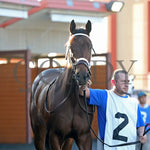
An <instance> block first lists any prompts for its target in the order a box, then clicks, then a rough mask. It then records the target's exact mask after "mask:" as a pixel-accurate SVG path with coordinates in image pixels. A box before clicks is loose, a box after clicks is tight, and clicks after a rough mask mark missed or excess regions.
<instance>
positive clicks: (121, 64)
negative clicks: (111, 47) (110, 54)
mask: <svg viewBox="0 0 150 150" xmlns="http://www.w3.org/2000/svg"><path fill="white" fill-rule="evenodd" d="M123 61H124V60H117V62H118V63H119V65H120V67H121V68H122V69H123V70H125V71H127V70H126V69H125V67H124V65H123ZM130 61H131V65H130V67H129V69H128V71H127V72H128V73H129V71H130V70H131V68H132V66H133V64H134V63H135V62H136V61H137V60H130Z"/></svg>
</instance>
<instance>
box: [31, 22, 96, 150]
mask: <svg viewBox="0 0 150 150" xmlns="http://www.w3.org/2000/svg"><path fill="white" fill-rule="evenodd" d="M90 32H91V22H90V21H89V20H88V22H87V23H86V25H85V28H76V23H75V21H74V20H72V21H71V23H70V37H69V40H68V42H67V44H66V45H67V46H66V47H67V48H66V60H67V63H66V66H65V67H64V69H62V70H60V69H58V68H57V69H54V68H53V69H47V70H45V71H43V72H41V73H40V74H39V75H38V76H37V77H36V78H35V80H34V81H33V84H32V91H31V102H30V118H31V127H32V131H33V136H34V137H33V138H34V146H35V148H36V149H37V150H45V148H46V149H47V150H71V147H72V144H73V140H74V141H75V143H76V145H77V146H78V148H79V150H91V149H92V136H91V133H90V126H89V124H92V120H93V113H92V112H93V106H91V105H88V106H87V109H85V103H84V100H83V96H81V95H80V94H79V88H80V86H81V85H85V84H87V82H88V80H89V79H90V77H91V71H90V61H91V54H92V52H91V50H92V48H93V47H92V42H91V40H90V38H89V34H90ZM87 112H88V113H87ZM87 115H88V118H89V120H87Z"/></svg>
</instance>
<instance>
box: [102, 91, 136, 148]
mask: <svg viewBox="0 0 150 150" xmlns="http://www.w3.org/2000/svg"><path fill="white" fill-rule="evenodd" d="M107 93H108V98H107V109H106V120H107V121H106V128H105V138H104V141H105V143H107V144H109V145H117V144H122V143H128V142H135V141H136V140H137V139H136V138H137V130H136V123H137V109H138V104H137V103H136V102H135V101H134V100H132V98H130V97H128V98H123V97H120V96H118V95H116V94H115V93H114V92H113V91H107ZM104 149H105V150H109V149H110V150H112V149H113V150H135V145H130V146H122V147H113V148H112V147H108V146H106V145H104Z"/></svg>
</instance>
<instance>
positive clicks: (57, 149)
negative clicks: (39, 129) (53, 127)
mask: <svg viewBox="0 0 150 150" xmlns="http://www.w3.org/2000/svg"><path fill="white" fill-rule="evenodd" d="M62 145H63V140H61V137H59V136H58V135H56V134H55V133H54V132H53V131H50V133H49V147H50V149H51V150H62Z"/></svg>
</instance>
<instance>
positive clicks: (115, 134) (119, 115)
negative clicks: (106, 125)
mask: <svg viewBox="0 0 150 150" xmlns="http://www.w3.org/2000/svg"><path fill="white" fill-rule="evenodd" d="M115 118H117V119H120V118H123V119H124V120H123V122H122V123H120V124H119V125H118V126H117V128H115V129H114V131H113V139H114V140H120V141H124V142H127V141H128V137H126V136H122V135H119V132H120V131H121V130H122V129H123V128H124V127H125V126H126V125H127V124H128V122H129V120H128V117H127V115H126V114H122V113H120V112H118V113H116V114H115Z"/></svg>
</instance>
